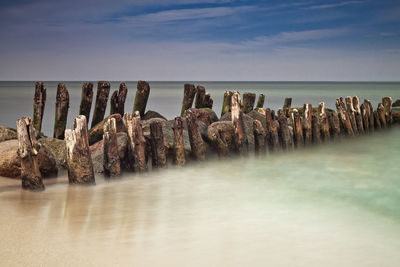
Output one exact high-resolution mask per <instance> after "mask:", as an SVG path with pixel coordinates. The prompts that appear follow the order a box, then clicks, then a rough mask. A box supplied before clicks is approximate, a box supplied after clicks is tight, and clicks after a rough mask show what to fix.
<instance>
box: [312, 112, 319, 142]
mask: <svg viewBox="0 0 400 267" xmlns="http://www.w3.org/2000/svg"><path fill="white" fill-rule="evenodd" d="M312 141H313V143H314V144H316V145H318V144H319V143H321V124H320V121H319V116H318V114H312Z"/></svg>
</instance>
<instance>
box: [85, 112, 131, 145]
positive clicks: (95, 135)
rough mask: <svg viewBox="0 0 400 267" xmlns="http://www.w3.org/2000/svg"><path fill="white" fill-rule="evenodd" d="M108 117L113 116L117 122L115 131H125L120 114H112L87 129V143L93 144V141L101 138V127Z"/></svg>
mask: <svg viewBox="0 0 400 267" xmlns="http://www.w3.org/2000/svg"><path fill="white" fill-rule="evenodd" d="M110 118H115V121H116V123H117V132H126V128H125V125H124V122H123V119H122V117H121V115H120V114H118V113H117V114H112V115H110V116H108V117H107V118H105V119H104V120H102V121H101V122H99V123H98V124H96V125H95V126H94V127H93V128H92V129H90V130H89V144H90V145H93V144H94V143H96V142H98V141H100V140H102V139H103V127H104V123H105V122H106V121H107V120H108V119H110Z"/></svg>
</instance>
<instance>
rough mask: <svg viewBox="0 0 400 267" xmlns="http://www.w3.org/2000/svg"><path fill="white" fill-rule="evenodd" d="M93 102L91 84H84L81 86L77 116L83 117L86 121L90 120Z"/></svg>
mask: <svg viewBox="0 0 400 267" xmlns="http://www.w3.org/2000/svg"><path fill="white" fill-rule="evenodd" d="M92 101H93V83H84V84H83V85H82V94H81V105H80V106H79V115H84V116H85V117H86V121H87V122H88V121H89V118H90V109H91V108H92Z"/></svg>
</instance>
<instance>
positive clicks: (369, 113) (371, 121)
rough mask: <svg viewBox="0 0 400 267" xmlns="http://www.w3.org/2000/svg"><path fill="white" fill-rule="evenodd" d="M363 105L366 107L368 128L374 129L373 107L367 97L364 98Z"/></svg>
mask: <svg viewBox="0 0 400 267" xmlns="http://www.w3.org/2000/svg"><path fill="white" fill-rule="evenodd" d="M364 105H365V106H366V108H367V116H368V122H369V130H370V131H372V132H373V131H374V129H375V116H374V108H373V107H372V104H371V101H369V100H368V99H364Z"/></svg>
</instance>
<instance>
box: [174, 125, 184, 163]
mask: <svg viewBox="0 0 400 267" xmlns="http://www.w3.org/2000/svg"><path fill="white" fill-rule="evenodd" d="M183 128H184V127H183V118H182V117H175V119H174V126H173V130H174V164H175V165H178V166H184V165H185V164H186V159H185V146H184V143H183Z"/></svg>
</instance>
